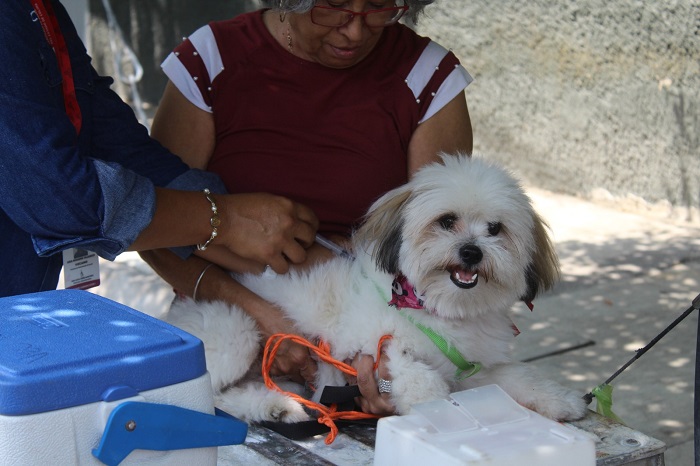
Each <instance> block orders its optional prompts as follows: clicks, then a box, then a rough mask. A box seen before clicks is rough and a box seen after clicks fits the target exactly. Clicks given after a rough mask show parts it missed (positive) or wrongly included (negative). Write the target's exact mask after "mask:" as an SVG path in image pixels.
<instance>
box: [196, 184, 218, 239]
mask: <svg viewBox="0 0 700 466" xmlns="http://www.w3.org/2000/svg"><path fill="white" fill-rule="evenodd" d="M204 195H205V196H206V198H207V201H209V203H210V204H211V212H212V214H211V218H210V219H209V223H210V224H211V236H210V237H209V239H208V240H207V241H206V242H205V243H204V244H198V245H197V249H199V250H200V251H204V250H206V249H207V248H208V247H209V245H210V244H211V242H212V241H214V238H216V236H217V235H218V234H219V231H218V227H219V225H221V219H220V218H219V210H218V209H217V207H216V202H215V201H214V197H213V196H212V195H211V191H209V190H208V189H207V188H205V189H204Z"/></svg>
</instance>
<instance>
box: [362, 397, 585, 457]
mask: <svg viewBox="0 0 700 466" xmlns="http://www.w3.org/2000/svg"><path fill="white" fill-rule="evenodd" d="M374 464H375V465H376V466H389V465H401V466H410V465H416V466H424V465H426V464H428V465H431V464H432V465H440V466H452V465H470V466H472V465H474V466H477V465H478V466H486V465H488V466H513V465H516V464H522V465H537V466H561V465H562V464H566V465H567V466H592V465H595V443H594V441H593V439H592V438H590V437H589V436H587V435H586V434H584V433H582V432H580V431H578V430H575V429H573V428H571V427H568V426H566V425H563V424H560V423H557V422H554V421H551V420H549V419H547V418H544V417H542V416H540V415H539V414H537V413H535V412H533V411H530V410H528V409H526V408H523V407H522V406H520V405H519V404H517V403H516V402H515V401H514V400H513V399H512V398H510V397H509V396H508V395H507V394H506V393H505V392H504V391H503V390H502V389H501V388H500V387H499V386H497V385H487V386H484V387H479V388H475V389H472V390H465V391H462V392H457V393H453V394H451V395H450V400H445V399H441V400H435V401H431V402H428V403H422V404H419V405H416V406H414V407H413V409H412V411H411V413H410V414H408V415H406V416H392V417H386V418H383V419H380V420H379V423H378V424H377V440H376V445H375V452H374Z"/></svg>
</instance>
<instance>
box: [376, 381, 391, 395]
mask: <svg viewBox="0 0 700 466" xmlns="http://www.w3.org/2000/svg"><path fill="white" fill-rule="evenodd" d="M377 388H379V393H391V380H386V379H382V378H381V377H380V378H379V379H378V380H377Z"/></svg>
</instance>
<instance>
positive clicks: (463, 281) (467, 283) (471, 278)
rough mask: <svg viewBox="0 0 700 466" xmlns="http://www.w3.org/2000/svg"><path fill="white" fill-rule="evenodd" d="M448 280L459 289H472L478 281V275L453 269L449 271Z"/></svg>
mask: <svg viewBox="0 0 700 466" xmlns="http://www.w3.org/2000/svg"><path fill="white" fill-rule="evenodd" d="M450 280H452V283H454V284H455V285H457V286H458V287H460V288H464V289H468V288H474V287H475V286H476V284H477V282H478V281H479V274H478V273H476V272H470V271H468V270H464V269H460V268H458V267H455V268H453V269H450Z"/></svg>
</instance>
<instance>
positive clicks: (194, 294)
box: [192, 263, 214, 302]
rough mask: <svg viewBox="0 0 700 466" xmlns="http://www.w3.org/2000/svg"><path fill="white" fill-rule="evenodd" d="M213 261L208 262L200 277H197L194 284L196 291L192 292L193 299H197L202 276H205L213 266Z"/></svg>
mask: <svg viewBox="0 0 700 466" xmlns="http://www.w3.org/2000/svg"><path fill="white" fill-rule="evenodd" d="M212 265H214V264H212V263H209V264H207V266H206V267H204V270H202V272H201V273H200V274H199V277H197V281H196V282H195V284H194V291H193V292H192V301H195V302H196V301H197V290H198V289H199V284H200V282H201V281H202V277H203V276H204V274H205V273H207V270H209V267H211V266H212Z"/></svg>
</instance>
